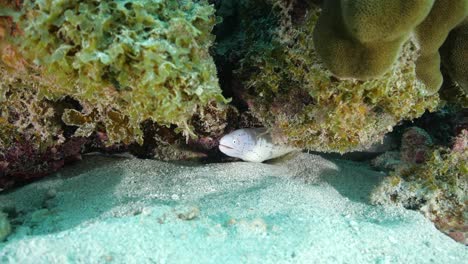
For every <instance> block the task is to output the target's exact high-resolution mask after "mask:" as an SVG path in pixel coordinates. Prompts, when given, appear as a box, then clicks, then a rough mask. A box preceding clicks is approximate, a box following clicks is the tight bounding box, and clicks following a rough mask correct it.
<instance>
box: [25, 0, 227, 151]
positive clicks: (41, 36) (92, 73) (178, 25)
mask: <svg viewBox="0 0 468 264" xmlns="http://www.w3.org/2000/svg"><path fill="white" fill-rule="evenodd" d="M23 10H24V15H23V16H22V18H21V22H22V23H21V27H22V29H23V30H24V36H23V37H22V38H20V41H21V46H22V50H23V53H24V54H25V57H27V58H28V59H29V60H30V61H32V62H34V63H35V64H36V65H39V66H40V67H41V69H42V75H44V76H48V77H49V78H51V79H53V81H54V83H55V84H56V85H54V86H53V87H48V88H47V89H41V90H40V91H39V94H40V95H41V96H45V98H47V99H49V100H57V99H60V98H62V97H64V96H69V97H72V98H74V99H75V100H77V101H79V102H80V104H81V105H82V107H83V109H82V110H80V111H78V110H76V109H68V110H66V111H65V113H64V115H63V120H64V121H65V122H66V123H67V124H69V125H76V126H79V127H80V128H79V130H78V133H79V135H81V136H87V135H89V134H90V133H91V132H93V131H95V130H105V131H106V132H107V134H108V137H109V141H110V142H124V143H128V142H131V141H134V140H137V141H139V142H141V140H142V132H141V129H140V124H141V122H142V121H144V120H148V119H149V120H152V121H155V122H158V123H159V124H161V125H171V124H175V125H177V126H178V127H179V129H180V130H182V131H183V132H186V133H188V132H190V131H191V129H190V127H189V125H187V124H188V120H189V119H190V118H191V116H192V115H193V113H194V112H196V111H197V109H198V108H200V107H202V106H204V105H206V104H208V103H209V102H210V101H212V100H216V101H218V102H224V101H225V99H224V98H223V97H222V95H221V90H220V88H219V86H218V80H217V77H216V68H215V65H214V62H213V60H212V58H211V56H210V55H209V47H210V46H211V45H212V42H213V38H214V37H213V36H212V35H211V33H210V32H211V30H212V28H213V26H214V24H215V16H214V8H213V7H212V6H211V5H209V4H208V3H207V1H204V0H200V1H197V0H178V1H174V0H138V1H111V0H107V1H94V0H85V1H78V0H71V1H50V0H39V1H32V0H27V1H25V2H24V7H23Z"/></svg>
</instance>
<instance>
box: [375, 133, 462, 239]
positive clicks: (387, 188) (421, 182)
mask: <svg viewBox="0 0 468 264" xmlns="http://www.w3.org/2000/svg"><path fill="white" fill-rule="evenodd" d="M406 134H407V135H406V139H404V141H406V142H412V143H414V144H413V145H412V147H415V146H417V145H418V144H417V143H418V142H419V143H420V146H421V147H422V148H423V149H424V150H425V151H427V149H426V147H427V140H428V138H427V133H425V132H423V131H422V130H421V129H412V130H409V131H408V132H407V133H406ZM467 142H468V130H462V132H461V133H460V134H459V135H458V137H456V138H455V139H454V142H453V146H452V148H451V149H450V148H446V147H440V146H439V147H434V148H433V149H432V150H431V151H427V153H426V157H425V159H426V160H425V162H422V163H418V162H414V160H408V159H407V160H405V161H404V162H401V163H400V164H398V165H397V166H396V168H395V170H394V171H393V172H391V173H390V175H389V176H387V177H386V179H385V180H384V181H383V182H382V183H381V184H380V185H379V186H378V187H377V188H376V189H375V190H374V191H373V193H372V195H371V200H372V202H373V203H376V204H399V205H402V206H404V207H405V208H409V209H414V210H419V211H421V212H422V213H423V214H424V215H425V216H426V217H428V218H429V219H430V220H432V221H433V222H434V223H435V224H436V226H437V227H438V228H439V229H440V230H441V231H443V232H445V233H446V234H448V235H450V236H451V237H452V238H454V239H456V240H457V241H459V242H461V243H465V244H467V242H468V241H467V238H468V236H467V235H468V216H467V215H466V212H467V208H466V207H467V205H468V198H467V196H466V194H467V193H468V167H467V165H468V144H467ZM407 149H408V147H407V148H406V149H404V148H403V146H402V153H401V156H402V157H406V155H405V154H407V153H405V151H406V152H407ZM416 149H417V148H416ZM419 149H420V148H419Z"/></svg>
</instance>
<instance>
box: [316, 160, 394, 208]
mask: <svg viewBox="0 0 468 264" xmlns="http://www.w3.org/2000/svg"><path fill="white" fill-rule="evenodd" d="M331 161H333V162H334V163H335V164H336V166H337V167H338V170H331V169H330V170H324V171H322V172H321V173H320V179H321V180H323V181H324V182H327V183H328V184H330V185H331V186H333V188H335V190H337V191H338V192H339V193H340V194H341V195H342V196H344V197H346V198H348V199H349V200H351V201H354V202H359V203H363V204H370V199H369V197H370V194H371V193H372V191H373V189H374V188H375V187H376V186H377V185H378V184H379V183H380V182H381V181H382V179H383V177H384V176H385V175H383V174H381V173H379V172H377V171H374V170H372V169H371V168H370V167H369V165H368V164H367V163H364V162H354V161H347V160H340V159H333V160H331Z"/></svg>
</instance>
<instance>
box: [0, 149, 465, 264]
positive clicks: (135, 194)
mask: <svg viewBox="0 0 468 264" xmlns="http://www.w3.org/2000/svg"><path fill="white" fill-rule="evenodd" d="M381 178H382V176H381V174H380V173H379V172H376V171H372V170H371V169H369V168H367V167H366V166H365V165H364V164H359V163H353V162H347V161H339V160H333V161H330V160H326V159H324V158H322V157H320V156H315V155H311V154H305V153H304V154H299V155H297V156H295V157H292V158H290V159H289V160H283V161H277V162H276V163H273V164H256V163H247V162H234V163H223V164H209V165H200V164H198V165H197V164H189V163H184V164H180V163H179V164H175V163H165V162H160V161H155V160H137V159H124V158H109V157H101V156H89V157H86V158H85V160H84V161H83V162H81V163H79V164H77V165H73V166H71V167H69V168H67V169H65V170H63V171H62V172H61V173H59V174H57V175H55V176H54V177H51V178H48V179H46V180H43V181H40V182H37V183H34V184H31V185H28V186H25V187H23V188H20V189H17V190H15V191H12V192H9V193H6V194H0V207H1V208H3V210H4V211H7V212H9V215H10V218H11V219H10V220H11V222H12V224H13V228H14V231H13V233H12V234H11V235H10V236H9V237H8V239H7V241H5V242H4V243H0V263H21V264H26V263H34V264H39V263H457V264H462V263H468V249H467V247H465V246H463V245H461V244H458V243H456V242H454V241H453V240H452V239H450V238H449V237H447V236H445V235H444V234H442V233H441V232H439V231H438V230H437V229H436V228H435V227H434V225H433V224H432V223H431V222H430V221H428V220H426V219H425V218H424V217H423V216H422V215H421V214H419V213H417V212H414V211H408V210H404V209H400V208H396V207H391V208H383V207H376V206H371V205H369V204H368V202H367V197H368V195H369V192H370V191H371V189H372V187H373V186H375V184H376V183H378V181H379V180H381ZM15 211H16V213H15Z"/></svg>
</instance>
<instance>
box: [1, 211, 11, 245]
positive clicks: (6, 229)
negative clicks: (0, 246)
mask: <svg viewBox="0 0 468 264" xmlns="http://www.w3.org/2000/svg"><path fill="white" fill-rule="evenodd" d="M10 233H11V225H10V222H9V221H8V216H7V215H6V214H5V213H3V212H2V211H0V242H2V241H3V240H5V238H6V237H7V236H8V235H9V234H10Z"/></svg>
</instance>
